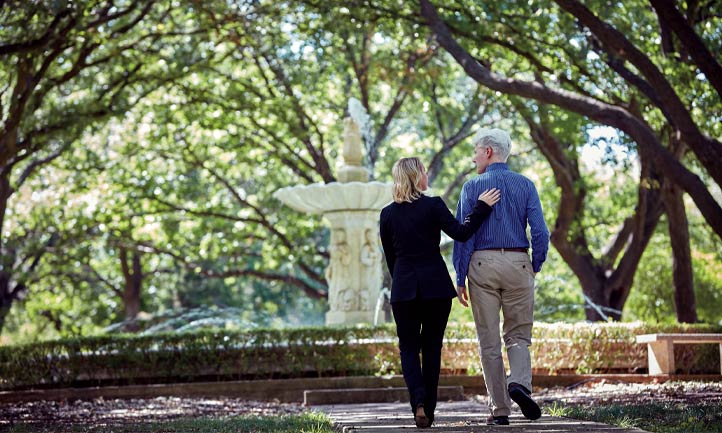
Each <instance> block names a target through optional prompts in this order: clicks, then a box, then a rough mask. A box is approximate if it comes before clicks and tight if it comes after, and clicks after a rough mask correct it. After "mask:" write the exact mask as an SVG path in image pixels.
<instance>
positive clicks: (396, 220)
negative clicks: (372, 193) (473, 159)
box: [379, 158, 500, 428]
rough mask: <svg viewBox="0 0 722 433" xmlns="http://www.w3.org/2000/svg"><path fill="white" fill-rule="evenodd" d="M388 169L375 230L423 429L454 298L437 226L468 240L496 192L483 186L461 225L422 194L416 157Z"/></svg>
mask: <svg viewBox="0 0 722 433" xmlns="http://www.w3.org/2000/svg"><path fill="white" fill-rule="evenodd" d="M392 174H393V178H394V186H393V198H394V203H391V204H390V205H388V206H386V207H385V208H384V209H383V210H382V211H381V219H380V226H379V229H380V235H381V244H382V246H383V249H384V254H385V255H386V264H387V265H388V267H389V272H391V278H392V284H391V309H392V311H393V314H394V320H395V321H396V333H397V335H398V337H399V351H400V352H401V369H402V372H403V374H404V380H405V381H406V386H407V388H408V389H409V396H410V399H411V410H412V412H413V413H414V421H415V422H416V426H417V427H420V428H425V427H430V426H431V424H432V423H433V422H434V410H435V409H436V391H437V388H438V385H439V371H440V369H441V346H442V340H443V338H444V330H445V329H446V322H447V320H448V318H449V312H450V311H451V300H452V299H453V298H455V297H456V290H455V289H454V285H453V284H452V282H451V278H450V277H449V273H448V271H447V269H446V264H445V263H444V259H443V258H442V257H441V251H440V250H439V243H440V241H441V231H443V232H444V233H446V234H447V235H449V236H450V237H451V238H453V239H455V240H457V241H466V240H468V239H469V238H470V237H471V236H472V235H473V234H474V232H476V230H477V229H478V228H479V226H480V225H481V222H482V221H483V220H484V219H485V218H486V217H488V216H489V214H490V213H491V206H492V205H493V204H494V203H496V202H497V201H499V197H500V192H499V190H498V189H493V190H487V191H484V192H483V193H482V194H481V195H480V196H479V200H478V201H477V203H476V206H475V208H474V210H473V212H472V213H471V214H470V215H469V216H468V217H467V218H466V220H465V221H464V223H463V224H461V223H459V222H458V221H457V220H456V219H455V218H454V216H453V215H452V214H451V212H449V209H448V208H447V207H446V204H444V201H443V200H442V199H441V198H440V197H427V196H425V195H424V194H422V191H425V190H426V189H427V186H428V182H429V178H428V176H427V174H426V169H425V168H424V165H423V164H422V163H421V160H419V158H401V159H400V160H398V161H397V162H396V164H394V167H393V170H392ZM419 352H421V353H422V357H423V366H422V363H421V361H420V360H419Z"/></svg>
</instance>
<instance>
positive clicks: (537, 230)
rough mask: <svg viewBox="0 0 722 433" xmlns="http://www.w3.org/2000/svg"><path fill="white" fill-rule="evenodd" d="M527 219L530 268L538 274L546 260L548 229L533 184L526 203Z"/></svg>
mask: <svg viewBox="0 0 722 433" xmlns="http://www.w3.org/2000/svg"><path fill="white" fill-rule="evenodd" d="M527 219H528V221H529V227H530V228H531V246H532V255H531V257H532V259H531V267H532V269H533V270H534V272H539V271H541V268H542V264H544V261H545V260H546V259H547V252H548V251H549V229H548V228H547V224H546V221H544V213H543V212H542V207H541V202H540V201H539V193H537V190H536V187H535V186H534V184H531V187H530V194H529V200H528V201H527Z"/></svg>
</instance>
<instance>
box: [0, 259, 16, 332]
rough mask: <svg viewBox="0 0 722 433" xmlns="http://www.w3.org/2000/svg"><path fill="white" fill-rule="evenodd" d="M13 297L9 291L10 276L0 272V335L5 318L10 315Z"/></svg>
mask: <svg viewBox="0 0 722 433" xmlns="http://www.w3.org/2000/svg"><path fill="white" fill-rule="evenodd" d="M14 300H15V297H14V296H13V294H12V290H11V289H10V275H8V274H7V273H5V272H1V271H0V334H1V333H2V331H3V329H4V327H5V318H7V316H8V314H10V307H12V305H13V301H14Z"/></svg>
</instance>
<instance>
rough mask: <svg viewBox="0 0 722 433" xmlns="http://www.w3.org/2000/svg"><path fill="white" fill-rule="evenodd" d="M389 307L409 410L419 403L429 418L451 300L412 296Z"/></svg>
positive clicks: (434, 407)
mask: <svg viewBox="0 0 722 433" xmlns="http://www.w3.org/2000/svg"><path fill="white" fill-rule="evenodd" d="M391 309H392V311H393V312H394V320H395V321H396V335H398V337H399V351H400V352H401V370H402V372H403V374H404V380H405V381H406V387H407V388H408V389H409V397H410V400H411V411H412V412H414V413H416V408H417V407H418V406H419V405H421V404H423V405H424V411H425V412H426V415H427V416H428V417H430V418H432V419H433V417H434V410H435V409H436V398H437V397H436V391H437V388H438V387H439V372H440V370H441V346H442V344H443V340H444V330H445V329H446V322H447V321H448V320H449V313H450V312H451V299H426V300H421V299H419V298H416V299H412V300H410V301H401V302H392V303H391ZM419 352H421V356H422V360H423V366H422V360H420V359H419Z"/></svg>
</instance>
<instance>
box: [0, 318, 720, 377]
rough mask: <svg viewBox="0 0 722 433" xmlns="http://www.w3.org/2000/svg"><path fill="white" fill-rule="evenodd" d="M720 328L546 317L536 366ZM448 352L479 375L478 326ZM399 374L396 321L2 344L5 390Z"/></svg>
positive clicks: (567, 366)
mask: <svg viewBox="0 0 722 433" xmlns="http://www.w3.org/2000/svg"><path fill="white" fill-rule="evenodd" d="M720 330H721V329H720V328H719V327H712V326H706V325H662V326H650V325H644V324H639V323H638V324H618V323H610V324H586V325H585V324H568V325H561V324H538V325H537V326H535V327H534V332H533V339H534V342H535V344H533V345H532V347H531V349H532V365H533V366H534V368H535V371H538V372H541V373H543V374H550V373H552V374H553V373H560V372H577V373H594V372H609V371H614V372H633V371H639V370H641V369H643V368H645V367H646V365H647V353H646V346H644V345H638V344H636V343H635V342H634V336H635V335H638V334H643V333H653V332H719V331H720ZM707 349H715V350H707ZM716 349H717V347H714V348H711V347H706V348H700V347H699V346H687V347H686V348H682V347H681V346H680V349H679V350H676V352H677V353H678V355H677V358H678V359H679V360H680V362H679V363H678V364H679V368H680V369H681V371H690V370H691V371H709V370H712V371H715V370H718V369H719V364H717V362H719V359H718V357H717V356H716V355H717V354H718V352H717V351H716ZM710 353H711V354H712V356H710ZM442 360H443V364H442V368H443V369H444V371H445V372H447V373H456V374H478V373H479V360H478V344H477V341H476V336H475V330H474V327H473V326H470V325H469V324H461V325H450V326H449V327H448V329H447V333H446V343H445V345H444V353H443V355H442ZM400 372H401V369H400V360H399V356H398V346H397V343H396V337H395V329H394V328H393V327H392V326H381V327H338V328H294V329H286V330H278V329H256V330H252V331H211V330H199V331H195V332H186V333H175V334H163V333H161V334H154V335H143V336H141V335H129V334H125V335H107V336H101V337H83V338H73V339H63V340H57V341H48V342H42V343H33V344H26V345H17V346H4V347H0V377H1V378H2V382H0V387H2V388H5V389H7V388H15V389H24V388H33V387H40V388H44V387H67V386H94V385H98V384H104V385H108V384H132V383H159V382H160V383H162V382H166V381H176V382H177V381H199V380H201V381H203V380H206V381H207V380H227V379H254V378H263V379H267V378H288V377H309V376H310V377H327V376H353V375H374V374H399V373H400Z"/></svg>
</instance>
